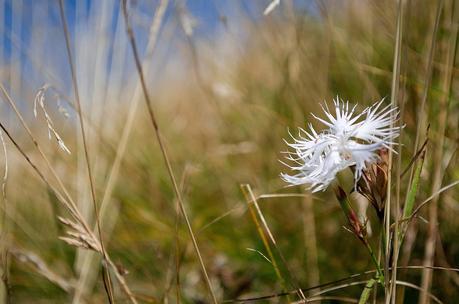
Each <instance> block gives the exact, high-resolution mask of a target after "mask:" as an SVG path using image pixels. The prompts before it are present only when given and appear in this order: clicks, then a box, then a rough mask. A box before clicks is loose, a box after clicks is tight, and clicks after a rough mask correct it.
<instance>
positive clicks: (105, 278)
mask: <svg viewBox="0 0 459 304" xmlns="http://www.w3.org/2000/svg"><path fill="white" fill-rule="evenodd" d="M59 12H60V16H61V22H62V26H63V30H64V36H65V45H66V49H67V57H68V61H69V66H70V72H71V76H72V82H73V90H74V94H75V101H76V106H77V113H78V118H79V122H80V123H79V125H80V131H81V136H82V139H83V150H84V157H85V162H86V168H87V170H88V178H89V186H90V189H91V198H92V204H93V208H94V215H95V217H96V223H97V231H98V232H99V240H100V245H101V249H102V255H103V258H104V261H106V260H107V252H106V250H105V245H104V241H103V237H102V230H101V228H100V218H99V209H98V207H97V202H96V191H95V187H94V178H93V175H92V171H91V164H90V159H89V151H88V144H87V139H86V132H85V127H84V126H85V125H84V120H83V115H82V112H83V111H82V109H81V101H80V94H79V90H78V81H77V77H76V71H75V65H74V63H73V55H72V49H71V47H70V34H69V30H68V26H67V18H66V17H65V10H64V0H59ZM102 266H103V281H104V287H105V289H106V292H107V296H108V300H109V302H110V303H114V302H115V299H114V296H113V294H114V292H113V286H112V282H111V279H110V272H109V271H108V269H107V267H105V266H106V265H105V263H103V265H102Z"/></svg>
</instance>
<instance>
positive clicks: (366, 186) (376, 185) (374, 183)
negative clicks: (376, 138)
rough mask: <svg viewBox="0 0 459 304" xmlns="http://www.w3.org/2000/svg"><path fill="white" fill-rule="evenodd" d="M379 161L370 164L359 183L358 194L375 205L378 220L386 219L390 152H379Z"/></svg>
mask: <svg viewBox="0 0 459 304" xmlns="http://www.w3.org/2000/svg"><path fill="white" fill-rule="evenodd" d="M378 155H379V160H378V161H377V162H376V163H373V164H370V165H369V166H368V167H367V168H366V169H365V170H364V171H363V174H362V177H361V178H360V179H359V180H358V182H357V192H359V193H360V194H362V195H363V196H364V197H365V198H366V199H368V201H369V202H370V203H371V204H372V205H373V207H374V208H375V210H376V214H377V215H378V218H379V219H381V220H382V218H383V217H384V205H385V201H386V193H387V171H388V163H387V161H388V150H387V149H385V148H383V149H380V150H379V151H378Z"/></svg>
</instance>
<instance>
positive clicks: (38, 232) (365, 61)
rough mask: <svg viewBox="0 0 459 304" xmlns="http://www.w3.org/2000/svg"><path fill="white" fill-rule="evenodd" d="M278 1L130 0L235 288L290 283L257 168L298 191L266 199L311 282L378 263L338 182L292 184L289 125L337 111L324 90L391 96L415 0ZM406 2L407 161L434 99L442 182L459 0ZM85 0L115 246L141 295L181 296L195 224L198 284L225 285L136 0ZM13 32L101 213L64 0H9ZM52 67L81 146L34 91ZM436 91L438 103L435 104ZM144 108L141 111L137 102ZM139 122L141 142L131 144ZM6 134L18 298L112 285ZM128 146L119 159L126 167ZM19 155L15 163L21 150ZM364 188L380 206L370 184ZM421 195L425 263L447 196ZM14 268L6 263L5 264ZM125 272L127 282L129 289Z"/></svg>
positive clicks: (90, 131) (90, 84)
mask: <svg viewBox="0 0 459 304" xmlns="http://www.w3.org/2000/svg"><path fill="white" fill-rule="evenodd" d="M268 4H269V1H253V2H251V1H250V2H249V1H221V2H219V1H216V2H211V1H189V2H181V1H177V2H175V1H170V2H169V3H167V2H166V1H161V2H159V1H152V2H150V1H143V0H138V1H131V3H130V18H131V19H132V23H133V25H134V29H135V35H136V38H137V40H138V41H139V49H140V51H141V55H142V58H141V59H142V60H143V66H144V69H145V70H146V75H147V77H146V78H147V85H148V89H149V93H150V94H151V96H152V99H153V100H152V101H153V107H154V109H155V111H156V116H157V118H158V123H159V125H160V128H161V130H162V134H163V137H164V140H165V143H166V145H167V151H168V153H169V154H170V157H171V159H172V165H173V169H174V172H175V174H176V176H177V177H178V179H179V181H180V187H181V189H182V191H183V194H184V198H185V204H186V208H187V211H188V213H189V217H190V218H191V220H192V225H193V228H194V229H195V232H196V236H197V238H198V242H199V244H200V247H201V251H202V254H203V258H204V261H205V264H206V266H207V268H208V271H209V274H210V277H211V281H212V284H213V286H214V288H215V291H216V294H217V296H218V298H219V299H220V300H223V299H229V300H231V299H235V298H238V297H240V298H244V297H251V296H254V297H255V296H260V295H269V294H273V293H278V292H281V291H282V289H283V286H282V284H281V282H279V280H278V278H277V277H276V274H275V272H274V271H273V267H272V265H271V264H270V263H269V262H268V261H266V259H264V257H263V256H262V255H261V254H260V253H259V252H261V253H263V254H266V253H265V252H264V247H263V243H262V242H261V240H260V238H259V235H258V234H257V231H256V229H255V225H254V223H253V221H252V220H251V218H250V215H249V213H248V210H247V204H246V202H245V200H244V196H243V193H242V191H241V188H240V185H241V184H247V183H248V184H250V185H251V187H252V188H253V190H254V192H255V194H256V195H266V194H298V195H296V196H284V195H277V196H273V197H265V198H261V199H260V200H259V205H260V208H261V209H262V211H263V214H264V216H265V217H266V220H267V222H268V224H269V227H270V229H271V231H272V232H273V234H274V236H275V238H276V240H277V242H278V247H279V249H280V250H281V252H282V253H283V255H284V256H285V259H286V261H287V263H288V269H287V267H285V265H283V263H280V265H281V268H282V269H281V270H282V273H283V274H284V275H285V277H287V278H289V277H290V276H292V277H293V278H290V279H288V281H295V282H296V284H298V285H299V286H301V287H303V288H307V287H310V286H315V285H318V284H320V283H327V282H332V281H335V280H338V279H341V278H346V277H349V276H350V275H352V274H357V273H360V272H363V271H365V270H370V269H372V268H373V266H372V264H371V260H370V259H369V258H368V256H367V253H366V252H365V249H364V248H361V246H360V245H359V243H358V241H357V240H356V239H355V237H354V236H353V235H352V234H350V233H349V232H347V231H346V230H345V229H343V226H344V225H345V224H346V222H345V219H344V217H343V216H342V211H341V210H340V208H339V204H338V203H337V201H336V199H335V198H334V197H333V194H332V193H331V191H327V192H324V193H317V194H314V195H310V194H309V193H308V192H307V191H306V190H304V189H302V188H301V187H294V188H285V185H284V183H283V182H282V181H281V179H280V178H279V173H280V172H284V171H285V170H286V168H285V167H284V166H283V165H282V164H281V163H280V162H279V161H278V160H281V159H282V158H283V155H282V153H281V151H285V150H286V145H285V143H284V142H283V138H288V130H289V129H290V130H291V131H292V132H293V133H295V130H296V128H297V127H298V126H300V127H304V126H305V125H306V122H312V123H313V124H314V123H315V122H314V121H312V120H311V116H310V114H309V113H310V112H314V113H320V111H321V110H320V106H319V105H320V103H321V102H323V101H328V102H331V100H332V98H334V97H335V96H336V95H339V96H340V97H341V98H343V99H345V100H349V101H350V102H351V103H358V104H359V109H363V108H364V107H365V106H368V105H371V104H373V103H374V102H375V101H378V100H380V99H381V98H384V97H386V98H387V99H389V97H390V92H391V84H392V66H393V62H394V49H395V33H396V21H397V14H398V13H399V12H400V9H399V8H398V5H397V2H396V1H388V0H385V1H357V0H346V1H325V0H324V1H281V2H280V5H279V6H278V7H276V8H275V9H274V10H273V12H272V13H270V14H269V15H267V16H264V15H263V10H264V9H265V7H266V6H267V5H268ZM164 5H165V13H164V16H163V18H162V20H161V26H160V27H159V29H157V30H158V35H157V41H156V43H152V40H153V39H156V36H155V32H154V31H152V30H151V28H152V24H153V21H154V20H155V12H157V11H158V9H159V8H160V7H161V6H164ZM402 5H403V11H402V13H403V14H404V15H403V17H404V24H403V27H402V34H403V38H402V51H401V68H400V92H399V96H398V104H399V105H400V108H401V110H402V113H401V118H400V121H401V123H403V124H406V126H405V128H404V130H403V132H402V133H403V134H402V136H401V143H402V146H401V152H400V154H399V155H400V157H401V167H402V168H405V167H406V166H407V165H408V163H409V161H410V160H411V158H412V156H413V155H414V153H415V151H413V150H414V148H413V147H414V141H415V134H416V128H417V126H418V124H419V123H420V118H419V117H420V116H419V115H425V117H426V121H427V122H428V123H429V124H430V131H429V138H430V142H429V145H428V149H427V157H426V164H425V166H424V169H423V172H422V181H421V183H422V184H421V185H422V187H421V189H420V192H419V194H418V196H417V203H419V202H422V201H423V200H424V199H425V198H427V197H429V196H430V195H431V194H432V193H433V192H434V191H435V187H434V186H433V185H434V184H435V183H436V182H435V181H437V180H438V179H439V180H440V184H441V185H442V186H444V185H448V184H450V183H451V182H454V181H456V180H457V179H458V178H459V167H458V154H457V145H458V140H459V135H458V127H459V126H458V124H459V106H458V104H459V102H458V94H457V87H458V82H457V81H458V79H457V77H456V72H457V67H456V65H457V64H456V60H457V59H456V37H457V33H458V18H459V12H458V3H457V2H456V1H453V0H445V1H410V0H405V1H403V4H402ZM163 8H164V7H163ZM65 9H66V11H67V15H68V18H69V24H70V29H71V37H72V43H73V45H72V47H73V50H74V54H75V62H76V70H77V78H78V82H79V86H80V88H79V89H80V96H81V101H82V103H83V115H84V118H85V121H86V122H87V126H88V128H87V135H88V138H89V155H90V162H91V166H92V168H93V171H94V176H95V185H96V197H97V201H98V203H99V204H102V200H103V198H104V200H105V208H104V207H102V211H101V212H102V214H103V216H102V217H101V218H102V223H103V235H104V240H105V243H106V246H107V251H108V252H110V254H111V256H112V259H113V260H114V261H115V262H116V263H118V264H119V265H120V269H121V268H122V269H125V270H126V272H128V273H127V274H126V275H125V278H126V280H127V282H128V284H129V286H130V287H131V289H132V290H133V291H134V293H135V294H137V295H138V296H139V300H140V301H145V302H146V303H148V302H151V303H157V302H164V303H169V302H175V300H176V296H175V293H176V273H177V271H176V270H177V267H176V239H175V235H176V234H178V236H179V249H180V256H179V257H180V263H179V267H178V268H179V277H180V278H179V281H180V284H179V291H180V294H181V296H182V301H183V302H184V303H207V302H208V301H209V298H208V296H207V289H206V286H205V283H204V280H203V278H202V275H201V272H200V269H199V264H198V261H197V259H196V255H195V253H194V251H193V249H192V246H191V242H190V239H189V235H188V234H187V230H186V227H185V225H184V223H183V220H182V219H181V217H178V219H179V220H178V224H177V226H176V221H177V215H176V201H175V196H174V191H173V188H172V186H171V184H170V182H169V177H168V175H167V171H166V168H165V166H164V163H163V160H162V157H161V153H160V150H159V148H158V144H157V142H156V140H155V138H154V133H153V130H152V128H151V126H150V122H149V121H148V116H147V111H146V108H145V105H144V103H143V101H142V98H143V95H142V94H141V93H140V94H139V88H138V74H137V73H136V71H135V69H134V65H133V63H134V61H133V57H132V52H131V49H130V46H129V44H128V40H127V35H126V29H125V25H124V22H123V19H122V16H121V11H120V8H119V3H117V1H101V2H99V1H76V2H71V1H69V2H68V3H66V6H65ZM437 12H439V19H438V21H439V22H438V29H437V30H436V29H435V22H436V17H437ZM0 37H1V40H0V41H1V44H0V81H1V83H2V85H3V86H5V88H6V89H7V91H8V92H9V94H11V96H12V98H13V100H14V101H15V102H16V104H17V105H18V107H19V109H20V111H21V113H22V115H24V116H25V117H26V120H27V123H29V124H30V125H31V126H32V130H33V134H34V136H35V137H36V138H37V139H38V141H39V142H40V144H41V146H43V147H44V148H45V150H46V153H47V155H48V156H49V158H50V159H51V160H52V164H53V166H54V168H55V169H56V170H57V172H58V173H59V175H60V176H61V177H62V179H63V180H64V182H65V183H66V186H67V187H68V189H70V192H71V194H72V196H73V197H75V198H76V200H77V202H78V204H79V206H80V208H81V210H82V213H83V214H84V215H85V216H87V218H88V219H89V221H90V222H93V221H94V220H93V218H94V215H93V212H92V206H91V203H90V192H89V184H88V181H87V173H86V171H85V170H86V168H85V163H84V154H83V149H82V142H81V134H80V133H79V131H78V130H79V129H78V120H77V113H76V112H75V110H74V107H73V102H74V97H73V94H72V92H73V91H72V83H71V80H70V70H69V66H68V61H67V57H66V51H65V40H64V35H63V32H62V25H61V23H60V18H59V7H58V3H57V1H46V0H40V1H27V0H21V1H16V0H15V1H10V0H1V1H0ZM433 41H434V49H433V52H432V56H433V57H432V69H429V56H430V55H429V54H430V53H429V52H430V50H432V42H433ZM152 44H154V45H155V47H154V48H153V47H152ZM429 78H431V81H430V80H429ZM43 85H48V86H51V88H50V89H48V90H47V93H46V107H47V110H48V111H49V113H50V115H51V116H52V119H53V120H54V122H55V125H56V126H57V130H58V132H59V134H60V135H61V137H62V138H63V140H64V141H65V143H66V144H67V146H68V147H69V148H70V150H71V151H72V154H70V155H67V154H65V152H63V151H62V150H60V149H59V148H58V145H57V144H56V143H55V140H54V139H53V138H52V139H50V140H48V138H47V136H48V135H47V130H46V123H45V121H44V118H43V117H42V116H40V115H39V117H38V118H34V117H33V100H34V98H35V95H36V93H37V91H38V90H39V88H40V87H42V86H43ZM426 85H427V87H426ZM426 89H427V90H426ZM136 92H137V93H136ZM425 92H427V95H426V97H427V99H426V101H427V103H426V107H425V111H420V110H419V109H420V105H421V103H422V99H423V95H424V94H425ZM2 98H3V95H2ZM2 100H4V99H2ZM137 103H138V106H136V104H137ZM387 103H389V100H387ZM1 109H2V110H1V111H2V112H1V119H2V122H3V123H5V124H6V125H7V126H8V127H9V129H10V130H11V133H12V134H13V136H14V138H15V139H16V140H17V141H18V142H19V143H20V144H21V145H22V146H23V147H24V150H25V151H26V153H27V154H28V155H29V156H30V157H31V159H33V160H34V161H36V162H37V163H38V164H39V166H40V168H41V170H43V172H44V173H45V174H47V175H49V172H48V171H47V170H46V168H45V166H44V164H43V163H42V162H41V161H40V159H39V157H38V154H37V152H36V150H35V148H34V146H33V144H32V142H31V141H30V140H29V139H28V137H27V136H26V133H25V132H24V130H23V129H22V128H21V127H20V124H19V121H18V119H17V117H16V116H15V115H14V113H13V112H12V111H11V108H9V106H8V104H6V103H5V102H2V104H1ZM131 112H132V113H133V114H132V122H131V121H130V120H129V118H128V117H129V115H130V113H131ZM65 113H68V118H66V117H65V115H64V114H65ZM419 113H421V114H419ZM319 127H320V126H319ZM127 129H130V132H128V133H127V136H126V139H127V141H126V149H125V151H120V148H119V147H120V143H121V142H122V137H123V135H122V134H123V132H126V130H127ZM421 131H422V132H423V130H421ZM6 146H7V155H8V158H7V159H8V169H9V170H8V179H7V182H6V191H7V192H6V193H7V194H6V199H5V198H4V199H3V200H2V204H1V206H2V214H3V215H2V244H1V245H2V248H3V250H2V251H3V252H9V254H8V255H5V254H3V255H2V260H3V264H2V265H3V266H4V265H5V257H6V256H7V257H8V263H7V264H8V269H9V278H8V284H9V288H10V292H11V299H12V303H31V302H33V303H67V302H74V303H100V302H105V301H106V295H105V292H104V287H103V284H102V280H101V274H100V273H99V271H100V267H98V266H97V263H98V262H100V259H99V258H98V257H97V256H96V255H94V254H92V253H89V252H88V251H86V250H81V249H77V250H75V249H74V248H73V247H70V246H68V245H67V244H66V243H64V242H62V241H60V240H59V239H58V237H59V236H62V235H63V234H64V233H65V231H64V230H65V228H63V227H62V226H61V225H60V224H59V222H58V221H57V215H61V216H62V215H65V214H66V211H65V210H64V209H63V208H62V207H61V206H60V205H58V204H57V200H56V198H55V197H54V196H53V195H52V193H51V192H50V191H49V189H47V188H46V186H45V185H44V184H43V183H42V182H41V181H40V180H39V179H38V178H37V176H36V175H35V174H34V172H33V171H32V170H31V169H30V168H29V166H28V164H27V163H26V162H25V161H24V160H23V159H22V158H21V156H20V155H19V154H18V153H17V151H16V150H15V149H14V147H13V146H12V145H11V143H10V142H8V141H7V140H6ZM117 151H118V157H119V160H118V161H119V168H118V169H117V168H115V170H113V164H114V163H117V161H116V159H117ZM120 153H121V154H120ZM1 162H2V163H3V165H2V168H4V166H5V158H4V157H1ZM437 171H438V172H439V173H438V172H437ZM435 172H437V175H438V176H435ZM407 184H408V176H406V177H404V178H403V179H402V182H401V186H402V193H405V188H406V185H407ZM433 187H434V188H433ZM107 188H109V190H110V189H111V190H110V191H107ZM436 190H438V189H436ZM458 199H459V192H458V190H457V188H453V189H450V190H448V191H446V192H444V193H442V194H441V195H440V196H439V199H438V200H437V201H436V202H435V204H437V206H438V225H436V230H435V234H436V239H437V242H436V245H435V258H434V262H433V263H434V265H437V266H442V267H457V265H459V245H458V243H457V238H458V236H459V234H458V231H459V221H458V220H457V215H458V213H459V204H458ZM360 201H361V200H360ZM402 201H403V200H402ZM359 204H360V205H361V206H360V207H359V208H360V209H361V210H363V211H362V212H363V213H365V212H366V211H365V210H366V208H365V202H360V203H359ZM421 215H422V217H421V218H418V219H415V221H414V222H413V224H412V225H411V229H410V233H409V237H407V241H406V243H405V247H403V250H402V253H401V258H400V259H401V261H400V262H399V264H400V265H422V263H423V259H424V255H425V246H426V240H427V236H428V224H427V223H426V220H425V219H428V218H429V214H428V208H425V209H424V210H423V212H422V213H421ZM367 216H368V217H369V218H370V225H371V229H372V231H373V236H372V241H373V242H374V244H377V235H378V233H379V230H380V228H381V227H379V225H378V222H377V220H376V218H375V214H374V213H373V210H371V209H369V210H368V212H367ZM176 227H177V228H176ZM410 245H411V247H410ZM254 250H255V251H254ZM257 251H258V252H257ZM277 258H279V257H277ZM279 262H280V260H279ZM2 269H3V272H5V267H3V268H2ZM289 272H290V275H289ZM421 275H422V271H421V270H419V269H410V270H408V271H405V272H404V273H402V274H400V276H402V277H403V280H405V281H408V282H412V283H413V284H416V285H420V284H421V283H420V282H421ZM433 276H434V280H433V283H432V286H431V288H430V287H429V288H430V291H431V292H432V294H434V295H436V296H437V297H438V298H439V299H440V300H442V301H443V302H444V303H455V302H457V301H459V292H458V290H459V275H458V273H457V272H454V271H434V274H433ZM3 281H4V282H5V280H3ZM66 284H69V285H70V286H71V287H69V291H65V289H66V288H65V286H66ZM114 284H115V290H116V296H117V299H118V300H119V302H124V301H126V299H125V296H124V295H123V294H122V293H121V291H118V290H119V288H116V286H117V285H116V282H114ZM289 287H291V286H290V285H289ZM361 290H362V286H351V287H346V288H343V289H339V290H337V291H335V292H330V293H328V294H327V295H330V296H340V297H347V298H353V299H357V298H358V296H359V295H360V293H361ZM418 293H419V292H418V291H417V290H415V289H409V288H407V289H406V290H405V295H404V303H417V301H418ZM3 295H5V286H3ZM343 299H344V298H341V300H326V299H322V302H323V303H339V302H340V301H344V300H343ZM265 301H267V300H265ZM271 301H272V302H275V303H276V302H286V301H287V299H286V298H274V299H273V300H271ZM400 301H401V302H402V301H403V299H401V300H400Z"/></svg>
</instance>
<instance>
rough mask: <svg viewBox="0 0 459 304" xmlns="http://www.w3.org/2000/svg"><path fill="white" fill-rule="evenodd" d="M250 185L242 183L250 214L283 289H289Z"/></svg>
mask: <svg viewBox="0 0 459 304" xmlns="http://www.w3.org/2000/svg"><path fill="white" fill-rule="evenodd" d="M248 187H249V186H248V185H241V190H242V192H243V193H244V196H245V199H246V202H247V206H248V207H249V211H250V215H251V217H252V220H253V222H254V223H255V226H256V228H257V232H258V234H259V235H260V239H261V241H262V242H263V245H264V246H265V249H266V252H267V253H268V256H269V260H270V262H271V264H272V265H273V268H274V272H275V273H276V276H277V278H278V279H279V281H281V284H282V289H284V291H287V290H288V289H287V286H286V281H285V279H284V277H283V276H282V273H281V271H280V269H279V266H278V265H277V262H276V259H275V258H274V254H273V252H272V250H271V246H269V242H268V238H267V237H266V234H269V232H267V231H266V234H265V231H264V230H263V228H262V226H261V224H260V222H259V221H258V218H257V213H256V211H255V207H254V202H255V201H254V200H253V198H252V196H251V195H250V192H249V191H250V190H249V189H250V188H248ZM289 302H290V301H289Z"/></svg>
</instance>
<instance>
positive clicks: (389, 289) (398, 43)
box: [384, 0, 403, 304]
mask: <svg viewBox="0 0 459 304" xmlns="http://www.w3.org/2000/svg"><path fill="white" fill-rule="evenodd" d="M397 7H398V9H397V29H396V31H397V32H396V38H395V54H394V63H393V69H392V89H391V106H392V108H395V107H397V104H398V93H399V85H400V59H401V58H400V57H401V48H402V34H403V0H398V5H397ZM391 116H392V119H391V127H394V121H395V119H394V117H393V116H394V113H391ZM392 164H393V151H392V147H390V149H389V157H388V170H387V185H389V186H388V187H387V194H386V203H385V213H384V225H385V226H384V227H385V237H386V239H385V251H384V253H385V255H384V260H385V262H384V272H385V274H386V278H385V282H384V286H385V299H386V303H387V304H388V303H390V299H391V294H392V293H394V294H395V286H396V284H390V281H392V282H395V279H396V278H397V271H396V268H393V269H394V270H393V272H392V280H390V276H389V267H390V265H389V261H390V255H391V246H390V239H391V237H390V226H391V207H392V206H391V199H392V196H391V195H392V191H391V190H392V189H391V187H390V185H391V184H392ZM397 197H398V195H397ZM399 210H400V206H399V200H398V199H396V200H395V220H396V221H397V219H398V217H399V214H398V213H399ZM395 229H396V230H397V229H398V226H397V225H396V228H395ZM396 233H397V232H396ZM397 241H398V240H395V242H397ZM395 246H397V245H395ZM394 263H395V264H394V265H396V263H397V261H396V260H395V261H394ZM394 299H395V298H394Z"/></svg>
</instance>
